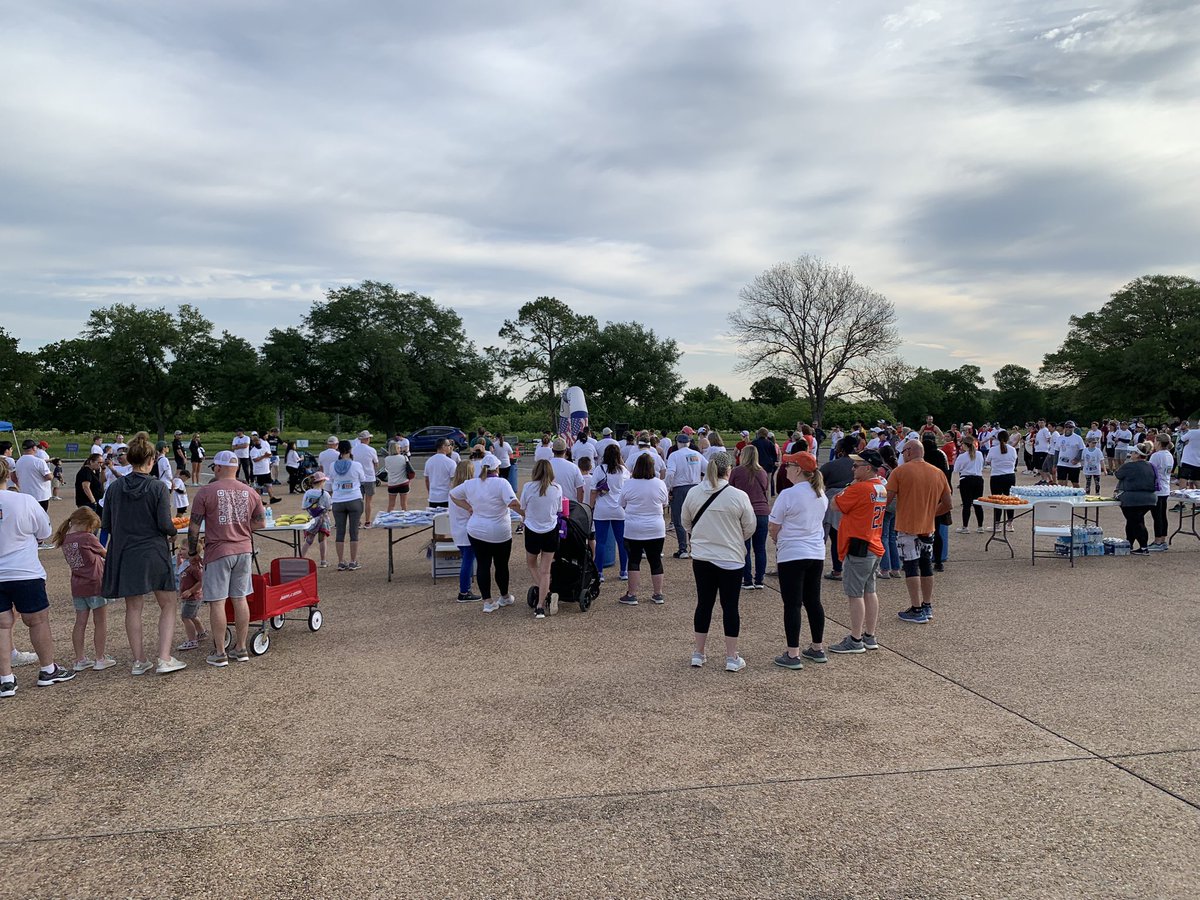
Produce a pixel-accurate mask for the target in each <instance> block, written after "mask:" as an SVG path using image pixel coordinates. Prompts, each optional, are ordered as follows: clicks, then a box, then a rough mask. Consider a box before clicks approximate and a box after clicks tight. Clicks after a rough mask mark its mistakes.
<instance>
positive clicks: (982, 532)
mask: <svg viewBox="0 0 1200 900" xmlns="http://www.w3.org/2000/svg"><path fill="white" fill-rule="evenodd" d="M975 533H976V534H987V529H986V528H984V527H983V526H982V525H980V526H979V527H978V528H976V529H975Z"/></svg>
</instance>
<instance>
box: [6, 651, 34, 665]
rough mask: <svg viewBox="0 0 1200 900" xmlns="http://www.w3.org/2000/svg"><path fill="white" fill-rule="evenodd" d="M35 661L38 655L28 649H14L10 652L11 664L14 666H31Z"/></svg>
mask: <svg viewBox="0 0 1200 900" xmlns="http://www.w3.org/2000/svg"><path fill="white" fill-rule="evenodd" d="M37 661H38V655H37V654H36V653H31V652H30V651H28V650H14V651H13V652H12V664H13V665H14V666H32V665H33V664H34V663H35V662H37Z"/></svg>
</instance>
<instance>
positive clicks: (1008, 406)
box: [992, 363, 1046, 426]
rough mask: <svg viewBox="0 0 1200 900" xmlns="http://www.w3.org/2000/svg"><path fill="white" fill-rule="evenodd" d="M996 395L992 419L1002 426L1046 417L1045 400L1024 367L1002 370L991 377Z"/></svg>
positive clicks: (993, 401) (1007, 367) (993, 398)
mask: <svg viewBox="0 0 1200 900" xmlns="http://www.w3.org/2000/svg"><path fill="white" fill-rule="evenodd" d="M992 380H993V381H995V382H996V393H995V394H994V395H993V396H992V418H993V419H995V420H997V421H998V422H1000V424H1001V425H1005V426H1008V425H1012V424H1014V423H1023V422H1028V421H1030V420H1036V419H1037V418H1038V417H1039V416H1043V415H1045V414H1046V408H1045V407H1046V397H1045V394H1044V393H1043V391H1042V389H1041V388H1040V387H1038V385H1037V383H1036V382H1035V381H1034V380H1033V373H1032V372H1030V371H1029V370H1028V369H1026V368H1025V367H1024V366H1018V365H1014V364H1012V363H1010V364H1008V365H1007V366H1001V367H1000V368H999V369H997V370H996V374H995V375H993V376H992Z"/></svg>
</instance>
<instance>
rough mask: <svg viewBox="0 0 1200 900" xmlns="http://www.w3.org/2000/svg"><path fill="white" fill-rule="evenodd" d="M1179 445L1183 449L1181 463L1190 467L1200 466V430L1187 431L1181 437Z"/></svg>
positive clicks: (1180, 456)
mask: <svg viewBox="0 0 1200 900" xmlns="http://www.w3.org/2000/svg"><path fill="white" fill-rule="evenodd" d="M1179 443H1180V445H1182V447H1183V452H1182V453H1181V454H1180V455H1179V461H1180V462H1181V463H1183V464H1184V465H1188V466H1200V428H1193V429H1191V430H1190V431H1185V432H1184V433H1183V434H1182V435H1180V436H1179Z"/></svg>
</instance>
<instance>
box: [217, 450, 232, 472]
mask: <svg viewBox="0 0 1200 900" xmlns="http://www.w3.org/2000/svg"><path fill="white" fill-rule="evenodd" d="M212 464H213V465H214V466H232V467H235V468H236V467H237V465H238V458H237V457H236V456H234V455H233V451H232V450H218V451H217V455H216V456H214V457H213V461H212Z"/></svg>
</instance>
